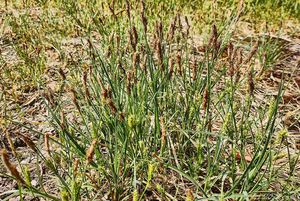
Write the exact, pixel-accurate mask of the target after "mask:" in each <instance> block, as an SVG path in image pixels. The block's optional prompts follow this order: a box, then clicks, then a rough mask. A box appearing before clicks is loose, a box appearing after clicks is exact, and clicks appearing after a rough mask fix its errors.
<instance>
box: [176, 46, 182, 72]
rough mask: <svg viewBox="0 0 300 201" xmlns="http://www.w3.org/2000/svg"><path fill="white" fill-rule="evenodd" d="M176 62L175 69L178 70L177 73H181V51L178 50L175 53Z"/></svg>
mask: <svg viewBox="0 0 300 201" xmlns="http://www.w3.org/2000/svg"><path fill="white" fill-rule="evenodd" d="M176 64H177V71H178V73H179V75H182V66H181V53H180V51H178V52H177V55H176Z"/></svg>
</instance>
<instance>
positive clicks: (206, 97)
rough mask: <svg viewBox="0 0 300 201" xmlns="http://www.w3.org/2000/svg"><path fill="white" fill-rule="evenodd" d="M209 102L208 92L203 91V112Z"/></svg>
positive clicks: (206, 90)
mask: <svg viewBox="0 0 300 201" xmlns="http://www.w3.org/2000/svg"><path fill="white" fill-rule="evenodd" d="M208 102H209V92H208V89H207V88H206V89H205V92H204V95H203V104H202V105H203V110H204V111H206V108H207V105H208Z"/></svg>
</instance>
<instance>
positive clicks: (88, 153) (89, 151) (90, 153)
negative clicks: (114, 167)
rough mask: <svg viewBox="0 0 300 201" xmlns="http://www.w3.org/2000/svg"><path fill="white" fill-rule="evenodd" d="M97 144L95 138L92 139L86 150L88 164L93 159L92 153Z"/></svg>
mask: <svg viewBox="0 0 300 201" xmlns="http://www.w3.org/2000/svg"><path fill="white" fill-rule="evenodd" d="M96 144H97V140H93V141H92V144H91V145H90V147H89V148H88V150H87V151H86V163H87V164H90V163H91V162H92V161H93V157H94V153H95V146H96Z"/></svg>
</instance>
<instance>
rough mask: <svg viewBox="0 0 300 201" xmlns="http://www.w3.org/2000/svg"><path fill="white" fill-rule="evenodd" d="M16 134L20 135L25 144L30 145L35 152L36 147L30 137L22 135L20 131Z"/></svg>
mask: <svg viewBox="0 0 300 201" xmlns="http://www.w3.org/2000/svg"><path fill="white" fill-rule="evenodd" d="M18 135H20V136H21V138H22V140H23V141H24V142H25V144H26V145H27V146H28V147H30V148H31V149H32V150H33V151H34V152H37V148H36V146H35V144H34V142H33V141H32V140H31V139H30V137H28V136H26V135H23V134H21V133H18Z"/></svg>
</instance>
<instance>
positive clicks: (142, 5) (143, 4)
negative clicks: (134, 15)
mask: <svg viewBox="0 0 300 201" xmlns="http://www.w3.org/2000/svg"><path fill="white" fill-rule="evenodd" d="M145 12H146V6H145V1H144V0H141V19H142V23H143V26H144V31H145V33H147V25H148V20H147V18H146V14H145Z"/></svg>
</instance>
